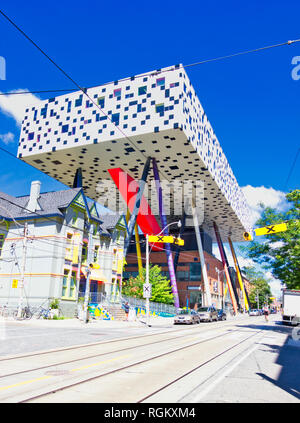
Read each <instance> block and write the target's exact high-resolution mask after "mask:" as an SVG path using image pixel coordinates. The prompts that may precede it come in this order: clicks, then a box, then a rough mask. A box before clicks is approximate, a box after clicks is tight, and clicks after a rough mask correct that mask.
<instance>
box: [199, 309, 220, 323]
mask: <svg viewBox="0 0 300 423" xmlns="http://www.w3.org/2000/svg"><path fill="white" fill-rule="evenodd" d="M198 314H199V317H200V321H201V322H202V321H207V322H212V321H213V320H215V321H217V320H218V311H217V309H215V308H214V307H212V306H211V307H200V308H198Z"/></svg>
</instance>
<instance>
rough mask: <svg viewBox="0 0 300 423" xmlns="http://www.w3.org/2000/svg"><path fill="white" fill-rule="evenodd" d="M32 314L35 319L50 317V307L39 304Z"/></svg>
mask: <svg viewBox="0 0 300 423" xmlns="http://www.w3.org/2000/svg"><path fill="white" fill-rule="evenodd" d="M34 316H35V317H36V318H37V319H40V318H41V317H43V319H50V317H51V315H50V308H44V307H42V306H40V307H39V308H38V310H37V312H36V313H35V314H34Z"/></svg>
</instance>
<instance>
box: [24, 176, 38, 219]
mask: <svg viewBox="0 0 300 423" xmlns="http://www.w3.org/2000/svg"><path fill="white" fill-rule="evenodd" d="M40 191H41V182H40V181H32V182H31V188H30V197H29V201H28V204H27V206H26V209H27V210H28V211H31V212H35V211H36V210H41V207H40V205H39V203H38V199H39V198H40Z"/></svg>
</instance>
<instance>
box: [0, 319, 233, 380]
mask: <svg viewBox="0 0 300 423" xmlns="http://www.w3.org/2000/svg"><path fill="white" fill-rule="evenodd" d="M234 325H235V324H234V323H233V322H226V323H224V322H222V324H220V325H218V326H214V327H213V328H212V327H207V330H203V331H201V333H207V332H209V331H211V330H217V329H219V328H221V327H224V326H225V327H228V326H234ZM197 328H199V326H196V327H195V326H192V327H186V328H185V329H184V331H192V330H195V329H197ZM173 332H178V329H175V330H166V331H162V332H155V333H149V334H142V335H134V336H130V337H127V338H113V339H108V340H106V341H98V342H92V343H89V344H80V345H71V346H69V347H62V348H57V349H50V350H39V351H35V352H31V353H27V354H22V355H18V354H17V355H13V356H8V357H2V358H0V362H3V361H11V360H18V359H21V358H28V357H35V356H37V355H38V356H40V355H46V354H54V353H57V352H64V351H70V350H77V349H80V348H82V349H84V348H89V347H93V346H97V345H103V344H108V343H115V342H122V341H130V340H133V339H138V338H144V337H153V336H159V335H163V334H169V333H173ZM0 377H3V376H0Z"/></svg>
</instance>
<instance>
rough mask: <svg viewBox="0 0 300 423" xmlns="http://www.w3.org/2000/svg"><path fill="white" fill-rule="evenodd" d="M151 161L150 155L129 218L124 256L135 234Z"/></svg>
mask: <svg viewBox="0 0 300 423" xmlns="http://www.w3.org/2000/svg"><path fill="white" fill-rule="evenodd" d="M150 162H151V158H150V157H148V158H147V161H146V163H145V166H144V170H143V174H142V178H141V179H140V181H139V188H138V191H137V194H136V199H135V205H134V209H133V211H132V213H131V216H130V219H129V222H128V235H127V237H126V239H125V243H124V257H126V255H127V251H128V248H129V244H130V241H131V238H132V234H133V231H134V226H135V223H136V217H137V215H138V212H139V209H140V205H141V200H142V196H143V192H144V188H145V185H146V180H147V176H148V173H149V168H150Z"/></svg>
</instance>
